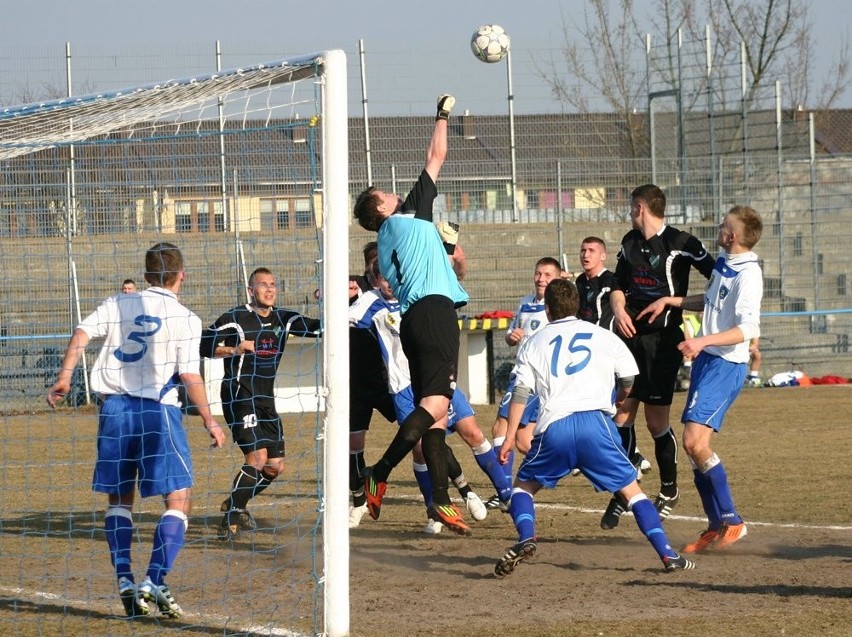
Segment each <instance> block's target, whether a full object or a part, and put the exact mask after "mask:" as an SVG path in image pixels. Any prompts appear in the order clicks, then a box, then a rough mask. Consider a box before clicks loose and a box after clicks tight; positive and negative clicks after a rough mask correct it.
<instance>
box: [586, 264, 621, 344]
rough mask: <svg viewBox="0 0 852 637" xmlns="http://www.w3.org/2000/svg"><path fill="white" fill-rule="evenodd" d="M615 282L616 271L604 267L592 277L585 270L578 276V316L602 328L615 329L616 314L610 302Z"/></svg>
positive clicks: (612, 330)
mask: <svg viewBox="0 0 852 637" xmlns="http://www.w3.org/2000/svg"><path fill="white" fill-rule="evenodd" d="M613 287H615V288H616V289H617V285H616V284H615V273H614V272H612V271H611V270H607V269H606V268H604V269H603V270H602V271H601V272H600V274H598V275H597V276H596V277H594V278H592V279H590V278H589V277H587V276H586V273H585V272H583V273H582V274H580V275H579V276H578V277H577V291H578V292H579V293H580V309H579V311H578V312H577V318H579V319H582V320H584V321H588V322H589V323H594V324H595V325H600V326H601V327H602V328H604V329H607V330H610V331H611V332H614V331H615V316H614V315H613V313H612V307H611V306H610V304H609V293H610V292H612V289H613Z"/></svg>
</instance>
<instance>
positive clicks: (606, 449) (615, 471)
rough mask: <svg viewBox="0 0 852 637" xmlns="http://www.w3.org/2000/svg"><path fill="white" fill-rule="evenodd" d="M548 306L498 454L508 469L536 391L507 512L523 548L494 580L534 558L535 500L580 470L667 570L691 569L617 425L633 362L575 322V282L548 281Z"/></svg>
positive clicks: (520, 367)
mask: <svg viewBox="0 0 852 637" xmlns="http://www.w3.org/2000/svg"><path fill="white" fill-rule="evenodd" d="M544 301H545V305H546V307H547V314H548V318H549V319H550V323H549V324H548V325H546V326H545V327H543V328H542V329H541V330H539V332H538V333H537V334H535V335H534V336H532V337H531V338H530V339H528V340H527V341H526V342H525V343H524V345H523V346H522V347H521V350H520V351H519V352H518V356H517V364H516V366H515V369H516V372H517V382H516V384H515V390H514V393H513V395H512V403H511V406H510V408H509V428H508V430H507V432H506V441H505V442H504V443H503V447H502V449H501V450H500V461H501V462H506V461H507V460H508V457H509V452H510V451H511V449H512V447H513V446H514V443H515V435H516V433H517V430H518V425H519V424H520V420H521V414H522V413H523V411H524V407H525V405H526V401H527V398H528V396H529V394H530V393H531V392H533V391H534V392H535V393H536V394H537V395H538V396H539V399H540V401H541V405H540V407H539V417H538V421H537V422H536V424H535V435H534V437H533V440H532V446H531V448H530V450H529V452H528V453H527V455H526V457H524V460H523V462H522V463H521V466H520V467H519V468H518V475H517V477H516V479H515V484H514V488H513V490H512V499H511V502H510V505H509V513H510V514H511V516H512V520H513V521H514V523H515V527H516V528H517V530H518V543H517V544H515V545H514V546H512V547H510V548H509V549H508V550H507V551H506V553H505V554H504V555H503V557H502V558H500V560H499V561H498V562H497V565H496V566H495V568H494V574H495V575H496V576H497V577H505V576H506V575H509V574H510V573H512V572H513V571H514V570H515V566H517V564H518V563H519V562H521V561H523V560H525V559H527V558H529V557H532V556H533V555H534V554H535V552H536V539H537V536H536V531H535V506H534V504H533V497H534V496H535V494H536V493H538V491H539V489H541V487H543V486H544V487H549V488H552V487H555V486H556V484H557V483H558V482H559V480H560V479H561V478H563V477H565V476H566V475H568V474H569V473H571V471H572V470H573V469H575V468H576V469H580V470H581V471H582V473H583V475H585V476H586V478H588V480H589V482H591V483H592V485H593V486H594V487H595V489H597V490H598V491H610V492H611V493H619V494H620V495H621V496H622V497H624V499H625V500H626V501H627V503H628V508H629V509H630V510H632V511H633V514H634V516H635V518H636V523H637V525H638V526H639V529H640V530H641V531H642V533H643V534H644V535H645V537H646V538H647V539H648V541H649V542H650V543H651V545H652V546H653V547H654V550H655V551H656V552H657V555H659V557H660V559H661V560H662V562H663V566H664V567H665V569H666V570H667V571H674V570H680V569H691V568H694V566H695V565H694V564H693V563H692V562H690V561H689V560H687V559H685V558H683V557H681V556H679V555H678V554H677V553H676V552H675V551H674V550H673V549H672V547H671V546H670V544H669V541H668V538H667V537H666V534H665V531H663V529H662V522H661V521H660V516H659V513H657V510H656V509H655V508H654V505H653V503H652V502H651V501H650V500H649V499H648V498H647V496H646V495H645V494H644V493H643V492H642V489H641V488H640V487H639V483H638V482H637V481H636V469H635V467H634V466H633V465H632V464H631V462H630V459H629V457H628V456H627V453H626V452H625V450H624V447H623V446H622V445H621V439H620V436H619V435H618V432H617V431H616V426H615V423H614V422H613V420H612V415H613V414H614V413H615V405H613V394H614V392H615V391H616V388H617V394H616V401H617V403H621V402H623V401H624V399H625V398H626V397H627V395H628V393H629V391H630V388H631V387H632V385H633V378H634V377H635V376H636V374H638V373H639V368H638V367H637V366H636V361H635V360H634V359H633V356H632V355H631V353H630V351H629V350H628V349H627V346H626V345H625V344H624V342H623V341H622V340H621V339H620V338H619V337H618V336H616V335H615V334H613V333H612V332H610V331H608V330H605V329H603V328H601V327H598V326H597V325H592V324H591V323H588V322H586V321H582V320H580V319H578V318H577V316H576V315H577V311H578V309H579V306H580V304H579V294H578V293H577V287H576V286H575V285H574V284H573V283H572V282H570V281H566V280H564V279H556V280H553V281H551V282H550V284H548V286H547V289H546V291H545V294H544Z"/></svg>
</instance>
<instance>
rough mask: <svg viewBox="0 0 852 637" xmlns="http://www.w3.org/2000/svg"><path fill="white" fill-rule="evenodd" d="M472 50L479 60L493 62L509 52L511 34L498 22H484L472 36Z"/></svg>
mask: <svg viewBox="0 0 852 637" xmlns="http://www.w3.org/2000/svg"><path fill="white" fill-rule="evenodd" d="M470 50H471V51H473V54H474V55H475V56H476V58H477V59H478V60H482V61H483V62H488V63H489V64H493V63H494V62H499V61H500V60H502V59H503V58H504V57H506V54H507V53H508V52H509V34H508V33H506V32H505V31H504V30H503V27H501V26H498V25H496V24H484V25H482V26H481V27H479V28H478V29H477V30H476V32H475V33H474V34H473V35H472V36H471V38H470Z"/></svg>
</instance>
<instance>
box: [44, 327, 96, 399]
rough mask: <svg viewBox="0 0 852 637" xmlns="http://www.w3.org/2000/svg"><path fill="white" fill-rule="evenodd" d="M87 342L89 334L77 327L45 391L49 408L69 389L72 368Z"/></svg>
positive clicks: (66, 393) (65, 394) (72, 373)
mask: <svg viewBox="0 0 852 637" xmlns="http://www.w3.org/2000/svg"><path fill="white" fill-rule="evenodd" d="M88 344H89V335H88V334H86V332H85V331H83V330H81V329H79V328H77V329H76V330H74V333H73V334H72V335H71V339H70V340H69V341H68V347H66V348H65V356H63V358H62V367H60V368H59V373H57V375H56V382H54V383H53V385H52V386H51V388H50V389H49V390H48V392H47V404H48V405H50V407H51V408H55V407H56V405H57V403H59V402H60V401H61V400H62V399H63V398H65V396H67V395H68V392H70V391H71V380H72V379H73V377H74V368H75V367H77V363H78V362H79V360H80V356H82V354H83V352H84V351H85V350H86V345H88Z"/></svg>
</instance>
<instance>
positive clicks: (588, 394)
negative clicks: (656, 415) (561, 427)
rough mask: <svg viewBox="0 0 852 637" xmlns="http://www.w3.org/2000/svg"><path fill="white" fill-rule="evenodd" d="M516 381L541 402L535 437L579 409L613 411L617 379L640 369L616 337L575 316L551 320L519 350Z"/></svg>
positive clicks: (611, 412)
mask: <svg viewBox="0 0 852 637" xmlns="http://www.w3.org/2000/svg"><path fill="white" fill-rule="evenodd" d="M515 372H516V373H517V382H518V384H519V385H522V386H524V387H529V388H530V389H532V390H533V391H534V392H535V393H536V394H538V396H539V399H540V400H541V405H540V407H539V412H538V421H537V422H536V425H535V430H534V432H535V435H538V434H540V433H543V432H544V431H545V430H546V429H547V428H548V427H549V426H550V423H552V422H553V421H554V420H559V419H560V418H564V417H566V416H568V415H570V414H572V413H576V412H581V411H602V412H605V413H607V414H609V415H610V416H611V415H613V414H615V405H613V402H612V397H613V390H614V389H615V386H614V383H615V379H616V378H624V377H627V376H636V375H637V374H638V373H639V368H638V367H637V366H636V361H635V360H634V359H633V355H632V354H631V353H630V350H628V349H627V346H626V345H625V344H624V341H622V340H621V339H620V338H619V337H618V336H616V335H615V334H613V333H612V332H610V331H609V330H606V329H604V328H602V327H598V326H597V325H593V324H592V323H589V322H587V321H582V320H580V319H578V318H576V317H573V316H572V317H567V318H563V319H560V320H558V321H554V322H553V323H549V324H547V325H545V326H544V327H542V328H541V329H540V330H539V331H538V332H537V333H536V334H534V335H533V336H532V337H530V338H529V339H528V340H527V341H526V342H525V343H524V344H523V345H522V346H521V349H520V350H519V351H518V360H517V363H516V364H515Z"/></svg>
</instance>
